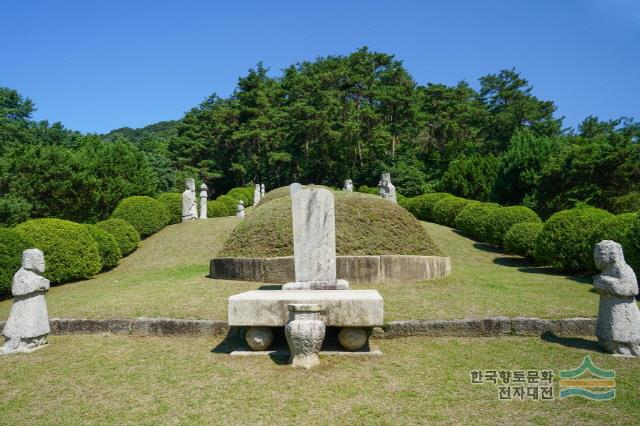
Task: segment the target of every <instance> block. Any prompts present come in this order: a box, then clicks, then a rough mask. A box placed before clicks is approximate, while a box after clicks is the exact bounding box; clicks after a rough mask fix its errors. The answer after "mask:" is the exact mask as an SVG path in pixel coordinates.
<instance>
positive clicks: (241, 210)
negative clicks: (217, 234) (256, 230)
mask: <svg viewBox="0 0 640 426" xmlns="http://www.w3.org/2000/svg"><path fill="white" fill-rule="evenodd" d="M236 217H239V218H240V219H244V201H242V200H240V201H238V206H237V207H236Z"/></svg>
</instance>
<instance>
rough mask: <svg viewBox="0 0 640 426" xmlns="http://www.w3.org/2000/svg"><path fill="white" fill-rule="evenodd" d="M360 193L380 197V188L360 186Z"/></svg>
mask: <svg viewBox="0 0 640 426" xmlns="http://www.w3.org/2000/svg"><path fill="white" fill-rule="evenodd" d="M357 191H358V192H363V193H365V194H374V195H378V194H379V192H378V188H377V187H371V186H367V185H360V186H359V187H358V190H357Z"/></svg>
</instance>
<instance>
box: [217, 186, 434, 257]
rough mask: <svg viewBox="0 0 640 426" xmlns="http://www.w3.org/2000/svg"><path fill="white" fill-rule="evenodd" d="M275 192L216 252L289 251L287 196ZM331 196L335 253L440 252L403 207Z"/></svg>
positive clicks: (239, 254)
mask: <svg viewBox="0 0 640 426" xmlns="http://www.w3.org/2000/svg"><path fill="white" fill-rule="evenodd" d="M287 190H288V188H287ZM275 191H278V192H277V193H276V194H277V195H278V196H277V197H271V201H268V199H267V197H266V196H265V200H267V202H266V203H260V207H259V208H257V209H255V210H254V211H253V212H251V214H249V215H247V218H246V219H245V220H243V221H242V223H241V224H240V225H238V226H237V227H236V229H235V230H234V231H233V233H232V234H231V236H230V237H229V239H228V240H227V241H226V243H225V246H224V248H223V249H222V251H221V252H220V253H219V254H218V256H220V257H278V256H291V255H293V230H292V219H291V197H290V196H289V195H286V192H285V191H283V190H282V188H278V189H277V190H274V191H272V192H275ZM283 192H284V194H283ZM334 195H335V205H336V251H337V254H338V255H381V254H405V255H423V256H440V255H442V253H441V252H440V250H439V248H438V247H437V245H436V244H435V243H434V242H433V240H432V239H431V237H430V236H429V235H428V234H427V232H426V231H425V229H424V228H423V227H422V225H421V224H420V222H418V220H417V219H415V218H414V217H413V216H412V215H411V214H410V213H409V212H407V211H406V210H405V209H403V208H402V207H400V206H398V205H396V204H394V203H391V202H389V201H387V200H383V199H382V198H380V197H378V196H375V195H369V194H361V193H355V192H352V193H347V192H336V193H334ZM263 201H264V200H263Z"/></svg>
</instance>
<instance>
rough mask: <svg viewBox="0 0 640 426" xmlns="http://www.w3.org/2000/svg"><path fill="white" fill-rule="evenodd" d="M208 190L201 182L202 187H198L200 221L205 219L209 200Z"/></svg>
mask: <svg viewBox="0 0 640 426" xmlns="http://www.w3.org/2000/svg"><path fill="white" fill-rule="evenodd" d="M208 190H209V188H207V184H206V183H204V182H203V183H202V185H200V219H206V218H207V202H208V200H209V194H208V192H207V191H208Z"/></svg>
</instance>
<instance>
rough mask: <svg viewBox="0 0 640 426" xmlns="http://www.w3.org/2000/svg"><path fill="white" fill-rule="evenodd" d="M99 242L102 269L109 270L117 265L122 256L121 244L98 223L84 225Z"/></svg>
mask: <svg viewBox="0 0 640 426" xmlns="http://www.w3.org/2000/svg"><path fill="white" fill-rule="evenodd" d="M84 226H85V228H87V231H89V234H91V236H92V237H93V239H94V240H95V242H96V243H97V244H98V252H99V253H100V264H101V265H102V268H101V270H103V271H104V270H107V269H111V268H113V267H115V266H116V265H117V264H118V261H119V260H120V258H121V257H122V252H121V251H120V246H119V245H118V241H116V239H115V237H114V236H113V235H111V234H110V233H108V232H107V231H105V230H104V229H102V228H100V227H99V226H96V225H91V224H86V225H84Z"/></svg>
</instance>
